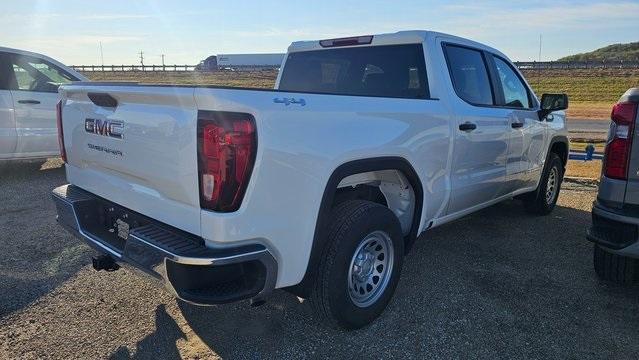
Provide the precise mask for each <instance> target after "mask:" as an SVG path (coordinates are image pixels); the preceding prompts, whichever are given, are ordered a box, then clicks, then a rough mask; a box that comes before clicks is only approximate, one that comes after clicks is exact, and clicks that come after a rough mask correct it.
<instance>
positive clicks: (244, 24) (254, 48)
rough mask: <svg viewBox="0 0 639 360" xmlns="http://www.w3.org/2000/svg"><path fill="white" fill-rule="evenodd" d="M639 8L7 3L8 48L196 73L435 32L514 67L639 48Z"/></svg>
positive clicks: (336, 2)
mask: <svg viewBox="0 0 639 360" xmlns="http://www.w3.org/2000/svg"><path fill="white" fill-rule="evenodd" d="M638 17H639V1H625V0H620V1H608V2H600V1H589V0H582V1H571V0H555V1H547V0H541V1H467V0H464V1H441V2H438V1H429V0H421V1H418V0H415V1H414V0H394V1H390V0H386V1H375V0H368V1H346V0H322V1H308V0H296V1H288V0H279V1H267V0H263V1H259V0H250V1H242V0H235V1H228V0H226V1H213V0H209V1H198V0H181V1H175V0H172V1H161V0H109V1H86V0H83V1H80V0H3V1H2V12H1V13H0V28H1V29H2V31H1V32H0V46H6V47H12V48H19V49H24V50H30V51H35V52H39V53H44V54H46V55H49V56H51V57H53V58H56V59H58V60H60V61H62V62H63V63H65V64H67V65H91V64H98V65H99V64H101V63H102V60H101V56H100V46H99V43H100V42H101V43H102V49H103V54H104V63H105V64H139V62H140V59H139V52H140V51H143V52H144V58H145V60H144V62H145V64H160V63H161V62H162V60H161V55H162V54H164V55H165V63H166V64H196V63H198V62H199V61H200V60H201V59H203V58H205V57H207V56H209V55H214V54H221V53H257V52H286V48H287V47H288V45H289V44H290V43H291V42H292V41H297V40H316V39H325V38H334V37H344V36H353V35H367V34H376V33H388V32H395V31H400V30H415V29H425V30H435V31H441V32H445V33H450V34H454V35H459V36H462V37H466V38H470V39H473V40H476V41H479V42H482V43H485V44H488V45H490V46H493V47H495V48H497V49H499V50H501V51H502V52H504V53H505V54H506V55H508V56H509V57H510V58H511V59H512V60H515V61H526V60H537V59H538V58H539V42H540V35H541V38H542V53H541V60H555V59H557V58H559V57H562V56H566V55H570V54H574V53H578V52H585V51H590V50H594V49H596V48H599V47H602V46H605V45H609V44H612V43H626V42H632V41H639V20H638V19H637V18H638Z"/></svg>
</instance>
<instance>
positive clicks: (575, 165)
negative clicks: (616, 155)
mask: <svg viewBox="0 0 639 360" xmlns="http://www.w3.org/2000/svg"><path fill="white" fill-rule="evenodd" d="M601 164H602V162H601V161H599V160H592V161H583V160H568V164H567V165H566V176H575V177H582V178H589V179H599V175H600V174H601Z"/></svg>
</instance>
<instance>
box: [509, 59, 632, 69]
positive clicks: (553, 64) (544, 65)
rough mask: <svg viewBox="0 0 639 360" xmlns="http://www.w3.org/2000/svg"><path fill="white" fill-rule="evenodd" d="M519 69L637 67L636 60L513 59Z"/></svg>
mask: <svg viewBox="0 0 639 360" xmlns="http://www.w3.org/2000/svg"><path fill="white" fill-rule="evenodd" d="M515 66H517V67H518V68H519V69H521V70H531V69H532V70H545V69H639V60H636V61H515Z"/></svg>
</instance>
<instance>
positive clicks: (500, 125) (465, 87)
mask: <svg viewBox="0 0 639 360" xmlns="http://www.w3.org/2000/svg"><path fill="white" fill-rule="evenodd" d="M444 53H445V57H446V61H447V63H448V70H449V73H450V79H451V82H452V86H453V89H454V92H455V94H456V96H453V97H452V101H451V102H452V103H453V105H454V108H455V121H456V129H455V130H454V131H455V133H454V141H455V145H454V150H453V160H452V165H451V166H452V168H451V182H452V194H451V199H450V203H449V207H448V213H449V214H454V213H457V212H460V211H463V210H466V209H469V208H472V207H474V206H477V205H481V204H483V203H486V202H488V201H490V200H493V199H494V198H496V197H498V196H500V195H502V194H503V193H504V189H503V184H504V181H505V178H506V161H507V157H508V141H509V129H510V124H509V122H508V119H507V117H506V116H504V114H503V112H501V111H499V109H496V108H495V105H496V101H495V94H494V92H493V88H492V84H491V81H490V73H489V70H488V63H487V58H486V54H485V53H484V52H482V51H480V50H477V49H473V48H469V47H464V46H459V45H454V44H444Z"/></svg>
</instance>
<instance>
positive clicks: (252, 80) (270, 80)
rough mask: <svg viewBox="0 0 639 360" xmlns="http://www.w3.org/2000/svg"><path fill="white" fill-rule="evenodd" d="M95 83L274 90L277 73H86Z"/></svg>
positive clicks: (271, 71)
mask: <svg viewBox="0 0 639 360" xmlns="http://www.w3.org/2000/svg"><path fill="white" fill-rule="evenodd" d="M84 75H85V76H87V77H88V78H90V79H91V80H94V81H112V80H117V81H136V82H140V83H148V84H178V85H218V86H237V87H254V88H272V87H273V85H274V84H275V78H276V77H277V71H274V70H269V71H237V72H235V71H220V72H214V73H204V72H195V71H176V72H172V71H167V72H160V71H154V72H152V71H147V72H141V71H113V72H111V71H108V72H85V73H84Z"/></svg>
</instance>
